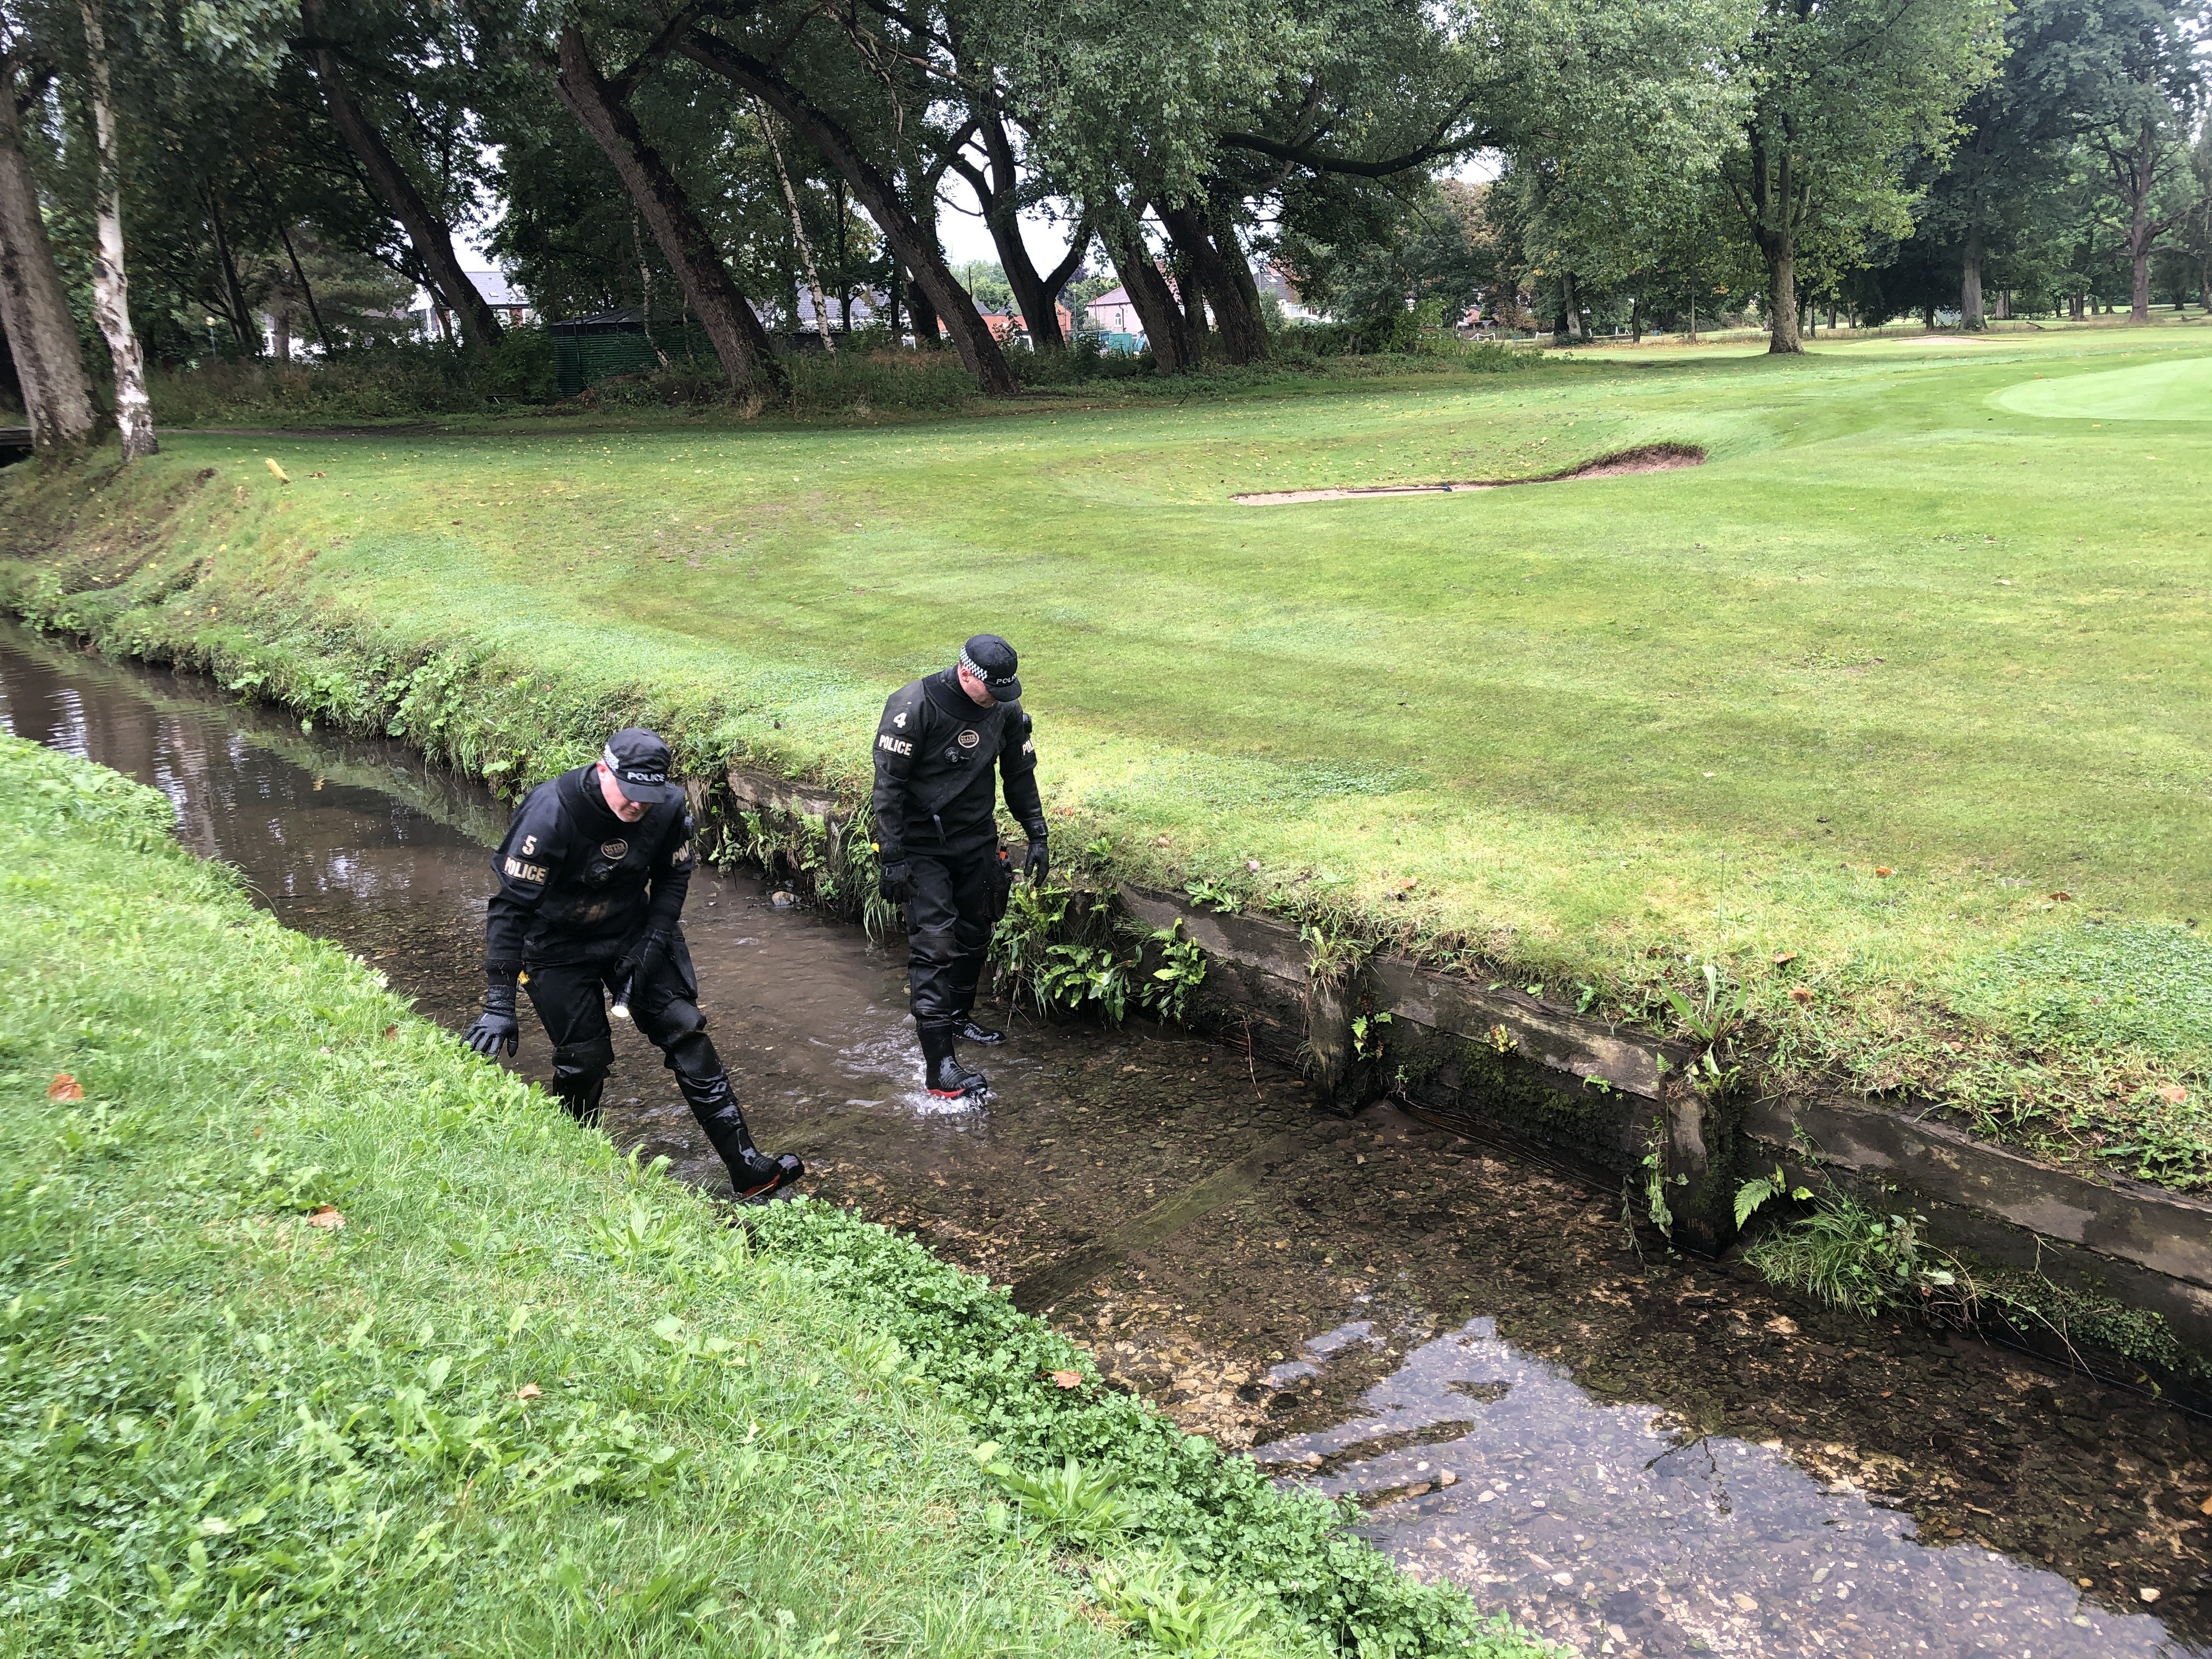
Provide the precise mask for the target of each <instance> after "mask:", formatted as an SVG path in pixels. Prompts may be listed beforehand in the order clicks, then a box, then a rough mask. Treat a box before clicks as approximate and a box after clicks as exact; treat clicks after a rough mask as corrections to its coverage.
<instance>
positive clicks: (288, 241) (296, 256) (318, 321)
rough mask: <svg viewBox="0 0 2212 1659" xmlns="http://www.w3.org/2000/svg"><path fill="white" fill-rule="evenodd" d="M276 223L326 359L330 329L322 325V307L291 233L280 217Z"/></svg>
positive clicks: (329, 345) (329, 352)
mask: <svg viewBox="0 0 2212 1659" xmlns="http://www.w3.org/2000/svg"><path fill="white" fill-rule="evenodd" d="M276 234H277V235H278V236H279V237H281V238H282V239H283V243H284V257H285V258H287V259H289V260H290V261H291V262H292V275H293V276H294V278H295V280H297V282H298V283H299V284H300V297H301V299H302V300H304V301H307V318H308V320H309V321H311V322H313V324H314V325H315V337H316V338H317V339H318V340H320V341H321V342H322V343H323V356H324V357H325V359H327V358H328V357H329V356H330V355H331V331H330V330H328V329H326V328H325V327H324V326H323V312H322V307H319V306H318V305H317V304H316V303H315V290H314V289H313V287H311V286H310V285H309V283H308V282H307V272H306V271H305V270H301V268H300V252H299V250H298V249H297V248H295V247H294V246H292V233H291V232H290V231H289V229H287V228H285V225H284V222H283V220H282V219H278V220H277V221H276Z"/></svg>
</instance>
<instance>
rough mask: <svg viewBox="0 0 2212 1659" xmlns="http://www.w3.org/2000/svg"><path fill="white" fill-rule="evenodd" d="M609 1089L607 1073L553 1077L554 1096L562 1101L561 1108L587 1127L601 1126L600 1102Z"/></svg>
mask: <svg viewBox="0 0 2212 1659" xmlns="http://www.w3.org/2000/svg"><path fill="white" fill-rule="evenodd" d="M606 1091H607V1074H606V1073H605V1072H601V1073H599V1075H598V1076H597V1077H590V1076H576V1077H562V1076H560V1075H558V1074H557V1073H556V1075H555V1077H554V1079H553V1091H552V1092H553V1098H554V1099H556V1100H557V1101H559V1102H560V1103H561V1109H562V1111H564V1112H566V1113H568V1115H569V1116H570V1117H573V1118H574V1119H575V1120H576V1121H577V1122H579V1123H580V1124H582V1125H583V1126H584V1127H586V1129H596V1128H598V1127H599V1103H600V1100H601V1098H602V1097H604V1096H605V1093H606Z"/></svg>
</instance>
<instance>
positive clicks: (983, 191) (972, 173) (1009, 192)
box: [952, 110, 1067, 351]
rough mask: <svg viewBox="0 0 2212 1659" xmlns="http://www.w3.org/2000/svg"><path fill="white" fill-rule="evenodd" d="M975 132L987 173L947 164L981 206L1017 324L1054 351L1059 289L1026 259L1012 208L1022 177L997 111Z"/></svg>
mask: <svg viewBox="0 0 2212 1659" xmlns="http://www.w3.org/2000/svg"><path fill="white" fill-rule="evenodd" d="M978 131H980V132H981V135H982V139H983V156H984V160H985V161H986V162H987V170H986V169H985V168H984V167H975V166H974V165H972V164H971V163H969V162H967V161H960V160H957V159H956V160H955V161H953V163H952V165H953V166H954V167H957V169H958V170H959V172H960V174H961V176H962V177H963V178H964V179H967V181H968V185H969V189H971V190H973V191H975V200H976V201H977V203H979V204H981V207H982V210H983V222H984V223H986V224H987V225H988V226H989V227H990V228H991V240H992V242H993V244H994V246H996V247H997V248H998V250H999V264H1000V269H1002V270H1005V272H1006V286H1007V287H1008V288H1010V289H1012V290H1013V291H1014V309H1015V310H1017V311H1018V312H1020V313H1021V315H1022V325H1023V326H1024V327H1025V328H1026V329H1028V330H1029V336H1030V345H1031V346H1033V347H1034V348H1036V349H1037V350H1039V351H1057V350H1059V349H1060V348H1061V347H1063V346H1065V345H1066V343H1067V342H1066V339H1064V338H1063V337H1061V335H1060V312H1059V310H1058V307H1059V302H1060V287H1059V285H1057V284H1048V283H1046V281H1045V278H1044V276H1042V273H1040V272H1039V271H1038V270H1037V268H1036V261H1035V260H1034V259H1032V258H1030V250H1029V244H1028V243H1026V242H1024V240H1022V226H1021V220H1020V217H1019V216H1018V214H1017V213H1016V211H1015V206H1014V204H1015V202H1016V200H1017V199H1018V197H1017V190H1018V186H1019V185H1020V182H1021V177H1020V168H1019V167H1018V163H1017V162H1016V161H1015V159H1014V144H1013V140H1012V138H1011V137H1009V136H1008V135H1007V132H1006V121H1005V119H1004V118H1002V117H1001V116H1000V114H999V112H997V111H996V110H993V111H991V112H988V113H987V114H986V115H985V116H984V117H983V118H982V119H981V122H980V123H979V124H978ZM1063 280H1065V279H1063Z"/></svg>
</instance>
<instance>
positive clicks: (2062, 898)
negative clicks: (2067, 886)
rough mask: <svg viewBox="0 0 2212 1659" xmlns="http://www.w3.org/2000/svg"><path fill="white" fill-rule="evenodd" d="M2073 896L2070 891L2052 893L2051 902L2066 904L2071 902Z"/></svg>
mask: <svg viewBox="0 0 2212 1659" xmlns="http://www.w3.org/2000/svg"><path fill="white" fill-rule="evenodd" d="M2073 897H2074V895H2073V894H2071V893H2053V894H2052V895H2051V902H2052V903H2053V904H2067V903H2070V902H2072V901H2073Z"/></svg>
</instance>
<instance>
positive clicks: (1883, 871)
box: [1874, 864, 1897, 876]
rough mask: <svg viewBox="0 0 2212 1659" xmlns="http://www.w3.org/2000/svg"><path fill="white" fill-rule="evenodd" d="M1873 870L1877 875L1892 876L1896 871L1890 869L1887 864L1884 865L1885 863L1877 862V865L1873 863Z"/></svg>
mask: <svg viewBox="0 0 2212 1659" xmlns="http://www.w3.org/2000/svg"><path fill="white" fill-rule="evenodd" d="M1874 872H1875V874H1876V875H1877V876H1893V875H1895V874H1896V873H1897V872H1896V871H1894V870H1893V869H1891V868H1890V867H1889V866H1887V865H1886V864H1877V865H1875V867H1874Z"/></svg>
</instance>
